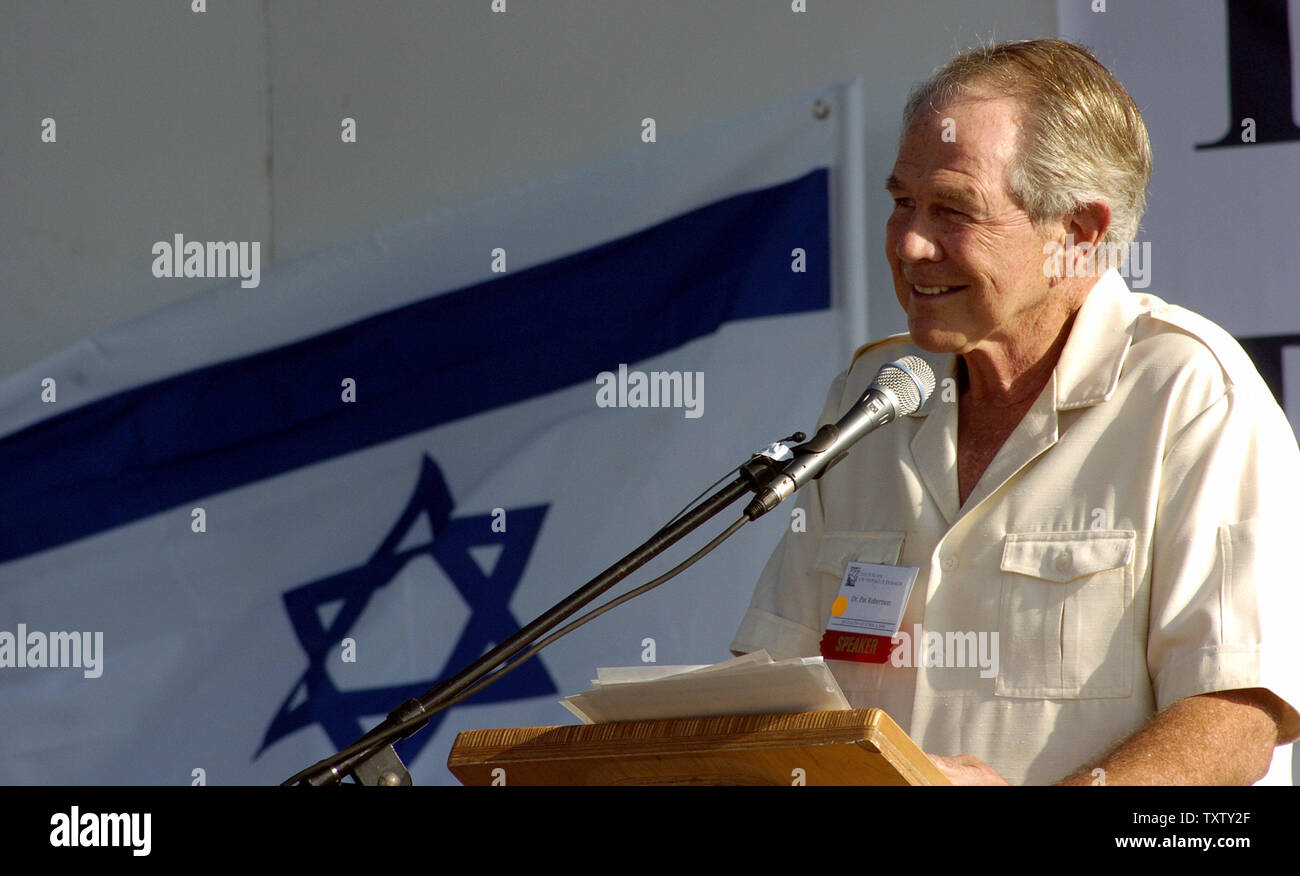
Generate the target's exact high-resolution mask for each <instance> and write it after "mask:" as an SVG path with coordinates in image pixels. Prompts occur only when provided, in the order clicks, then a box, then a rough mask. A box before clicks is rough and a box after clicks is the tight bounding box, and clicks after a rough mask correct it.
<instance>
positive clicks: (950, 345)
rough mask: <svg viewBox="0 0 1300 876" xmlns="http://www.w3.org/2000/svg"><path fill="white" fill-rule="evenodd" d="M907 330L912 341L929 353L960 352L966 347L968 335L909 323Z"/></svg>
mask: <svg viewBox="0 0 1300 876" xmlns="http://www.w3.org/2000/svg"><path fill="white" fill-rule="evenodd" d="M907 330H908V334H910V335H911V336H912V343H914V344H916V345H917V346H918V347H920V348H921V349H922V350H925V351H926V352H927V353H960V352H961V351H962V350H964V349H965V348H966V337H965V336H964V335H961V334H958V333H956V332H946V331H943V330H942V329H933V328H926V327H924V326H916V325H909V326H908V327H907Z"/></svg>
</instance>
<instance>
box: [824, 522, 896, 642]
mask: <svg viewBox="0 0 1300 876" xmlns="http://www.w3.org/2000/svg"><path fill="white" fill-rule="evenodd" d="M904 536H905V533H902V532H826V533H822V537H821V541H820V542H818V544H817V558H816V559H815V560H814V561H813V568H814V569H816V571H817V572H818V575H817V579H818V581H819V583H820V584H821V602H822V606H821V607H822V609H823V612H822V617H821V620H820V623H821V625H822V626H823V627H824V626H825V625H826V623H827V622H828V621H829V620H830V616H831V603H833V602H834V601H835V597H836V596H838V595H839V592H840V583H841V582H842V581H843V580H844V570H845V569H846V568H848V565H849V563H878V564H880V565H884V566H896V565H898V559H899V557H900V556H902V554H903V538H904Z"/></svg>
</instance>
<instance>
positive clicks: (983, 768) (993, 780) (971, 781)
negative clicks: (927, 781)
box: [926, 754, 1010, 785]
mask: <svg viewBox="0 0 1300 876" xmlns="http://www.w3.org/2000/svg"><path fill="white" fill-rule="evenodd" d="M926 757H928V758H930V760H932V761H934V765H935V766H937V767H938V768H939V772H941V773H943V774H944V775H945V776H947V777H948V781H950V782H952V783H953V784H954V785H1007V784H1010V783H1009V782H1008V781H1007V780H1006V779H1004V778H1002V777H1001V776H999V775H998V773H997V770H995V769H993V767H991V766H989V765H988V764H986V763H985V762H984V761H982V760H980V759H979V758H978V757H976V756H975V755H973V754H959V755H957V756H956V757H944V756H943V755H941V754H927V755H926Z"/></svg>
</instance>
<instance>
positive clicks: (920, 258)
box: [894, 217, 943, 262]
mask: <svg viewBox="0 0 1300 876" xmlns="http://www.w3.org/2000/svg"><path fill="white" fill-rule="evenodd" d="M895 235H896V236H895V239H894V251H895V252H896V253H898V257H899V259H901V260H902V261H905V262H937V261H939V259H940V258H942V256H943V250H942V249H941V248H940V246H939V241H938V240H937V239H936V237H935V236H934V234H933V233H932V232H931V230H930V229H929V228H927V227H926V224H925V223H924V222H923V221H921V220H920V219H917V218H915V217H913V218H910V219H908V220H906V221H905V222H904V223H902V225H901V226H900V227H897V228H896V229H895Z"/></svg>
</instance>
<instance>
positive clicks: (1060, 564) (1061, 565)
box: [1056, 551, 1074, 572]
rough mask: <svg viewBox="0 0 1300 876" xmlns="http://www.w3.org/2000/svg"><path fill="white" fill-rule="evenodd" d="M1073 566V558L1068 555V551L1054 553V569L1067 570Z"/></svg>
mask: <svg viewBox="0 0 1300 876" xmlns="http://www.w3.org/2000/svg"><path fill="white" fill-rule="evenodd" d="M1073 566H1074V559H1073V558H1072V557H1071V556H1070V552H1069V551H1065V552H1064V553H1059V554H1057V555H1056V571H1058V572H1068V571H1070V569H1071V568H1072V567H1073Z"/></svg>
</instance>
